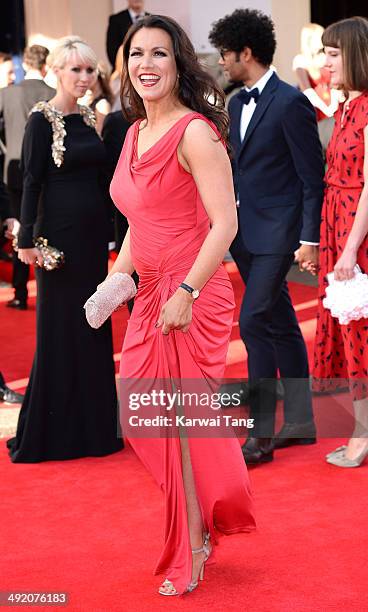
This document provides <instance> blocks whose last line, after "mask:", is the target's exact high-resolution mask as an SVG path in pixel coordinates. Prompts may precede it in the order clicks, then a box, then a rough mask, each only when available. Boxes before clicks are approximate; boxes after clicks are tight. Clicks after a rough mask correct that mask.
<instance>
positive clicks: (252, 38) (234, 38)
mask: <svg viewBox="0 0 368 612" xmlns="http://www.w3.org/2000/svg"><path fill="white" fill-rule="evenodd" d="M209 40H210V43H211V44H212V45H213V46H214V47H216V48H217V49H220V50H224V51H235V52H236V53H240V52H241V51H243V49H244V47H248V48H249V49H251V51H252V55H253V57H254V58H255V59H256V60H257V61H258V62H259V63H260V64H262V65H263V66H269V65H270V64H271V63H272V58H273V54H274V53H275V49H276V37H275V28H274V24H273V21H272V20H271V19H270V17H268V16H267V15H265V14H264V13H262V12H261V11H257V10H253V9H237V10H236V11H234V12H233V13H231V15H225V17H223V18H222V19H219V20H218V21H215V23H214V24H213V26H212V30H211V31H210V34H209Z"/></svg>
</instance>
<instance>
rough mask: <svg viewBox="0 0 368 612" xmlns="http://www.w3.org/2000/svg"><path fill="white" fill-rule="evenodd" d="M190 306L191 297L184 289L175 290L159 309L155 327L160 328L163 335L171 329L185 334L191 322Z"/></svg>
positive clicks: (191, 302)
mask: <svg viewBox="0 0 368 612" xmlns="http://www.w3.org/2000/svg"><path fill="white" fill-rule="evenodd" d="M192 304H193V298H192V296H191V295H190V294H189V293H187V292H186V291H185V289H180V288H179V289H177V291H176V292H175V293H174V295H173V296H172V297H171V298H170V299H169V300H168V301H167V302H166V304H164V305H163V307H162V308H161V313H160V316H159V318H158V321H157V323H156V327H162V333H163V334H165V335H167V334H168V333H169V332H170V331H171V330H173V329H178V330H181V331H182V332H187V331H188V329H189V326H190V324H191V321H192Z"/></svg>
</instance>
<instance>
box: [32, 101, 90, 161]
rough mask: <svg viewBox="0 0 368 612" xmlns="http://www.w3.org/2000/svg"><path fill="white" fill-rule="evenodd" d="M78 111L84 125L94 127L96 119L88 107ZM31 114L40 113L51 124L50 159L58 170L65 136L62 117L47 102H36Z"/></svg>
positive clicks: (62, 155)
mask: <svg viewBox="0 0 368 612" xmlns="http://www.w3.org/2000/svg"><path fill="white" fill-rule="evenodd" d="M78 110H79V113H80V115H81V116H82V117H83V121H84V123H85V124H86V125H88V126H89V127H91V128H95V127H96V117H95V114H94V112H93V110H92V109H91V108H89V106H82V105H79V106H78ZM32 113H42V114H43V116H44V117H45V119H47V121H48V122H49V123H50V124H51V128H52V145H51V152H52V159H53V160H54V162H55V165H56V166H57V167H58V168H60V166H61V165H62V163H63V161H64V151H65V147H64V138H65V136H66V130H65V119H64V115H63V113H62V112H61V111H59V110H57V108H55V107H54V106H52V105H51V104H50V103H49V102H44V101H41V102H37V104H35V105H34V107H33V108H32V109H31V111H30V113H29V114H30V115H31V114H32Z"/></svg>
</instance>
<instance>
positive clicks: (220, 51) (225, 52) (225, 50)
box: [219, 49, 230, 60]
mask: <svg viewBox="0 0 368 612" xmlns="http://www.w3.org/2000/svg"><path fill="white" fill-rule="evenodd" d="M228 53H230V49H220V50H219V54H220V56H221V59H223V60H224V59H225V55H227V54H228Z"/></svg>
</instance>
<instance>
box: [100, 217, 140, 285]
mask: <svg viewBox="0 0 368 612" xmlns="http://www.w3.org/2000/svg"><path fill="white" fill-rule="evenodd" d="M115 272H126V273H127V274H133V272H134V266H133V263H132V258H131V255H130V228H128V231H127V233H126V234H125V238H124V242H123V244H122V245H121V249H120V253H119V255H118V256H117V258H116V259H115V261H114V264H113V266H112V268H111V270H110V272H109V273H108V275H107V277H106V278H109V276H112V275H113V274H115Z"/></svg>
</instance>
